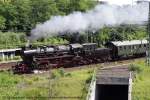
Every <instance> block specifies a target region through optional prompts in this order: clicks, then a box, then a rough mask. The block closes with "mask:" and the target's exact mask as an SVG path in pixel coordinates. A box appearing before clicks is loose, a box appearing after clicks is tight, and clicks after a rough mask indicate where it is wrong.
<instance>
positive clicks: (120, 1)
mask: <svg viewBox="0 0 150 100" xmlns="http://www.w3.org/2000/svg"><path fill="white" fill-rule="evenodd" d="M100 1H107V2H108V3H110V4H117V5H126V4H132V2H135V1H137V0H100ZM140 1H142V0H140ZM145 1H150V0H145Z"/></svg>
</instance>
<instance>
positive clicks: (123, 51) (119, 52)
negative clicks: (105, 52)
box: [106, 40, 148, 59]
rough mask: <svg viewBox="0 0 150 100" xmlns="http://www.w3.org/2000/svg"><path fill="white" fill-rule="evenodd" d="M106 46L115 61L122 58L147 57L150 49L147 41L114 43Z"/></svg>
mask: <svg viewBox="0 0 150 100" xmlns="http://www.w3.org/2000/svg"><path fill="white" fill-rule="evenodd" d="M106 46H107V47H108V48H109V49H110V50H111V56H112V58H113V59H116V58H121V57H136V56H145V55H146V50H147V48H148V41H147V40H131V41H112V42H108V43H107V44H106Z"/></svg>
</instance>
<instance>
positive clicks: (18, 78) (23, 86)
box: [0, 68, 93, 100]
mask: <svg viewBox="0 0 150 100" xmlns="http://www.w3.org/2000/svg"><path fill="white" fill-rule="evenodd" d="M92 72H93V69H92V68H87V69H81V70H75V71H65V70H64V69H58V70H53V71H51V76H50V75H49V73H48V72H45V73H42V74H32V75H14V74H12V73H11V72H0V100H10V99H12V97H13V99H15V100H16V99H17V100H18V99H19V100H48V98H45V97H49V96H50V97H53V98H51V100H53V99H54V100H62V98H61V97H73V98H72V99H71V98H68V99H67V98H64V100H84V99H85V97H86V94H87V90H88V85H89V83H90V81H89V80H90V79H91V76H92ZM54 76H55V77H54ZM16 97H17V98H16ZM21 97H23V98H21ZM28 97H30V98H28ZM55 97H57V99H56V98H55ZM59 97H60V98H59ZM74 97H81V98H76V99H75V98H74Z"/></svg>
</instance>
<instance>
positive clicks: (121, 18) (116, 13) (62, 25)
mask: <svg viewBox="0 0 150 100" xmlns="http://www.w3.org/2000/svg"><path fill="white" fill-rule="evenodd" d="M147 20H148V4H146V3H143V4H137V5H134V6H130V5H128V6H116V5H97V6H96V7H95V8H94V9H93V10H90V11H87V12H85V13H82V12H73V13H71V14H69V15H67V16H53V17H52V18H51V19H50V20H48V21H46V22H44V23H42V24H38V25H37V26H36V27H35V29H33V30H32V31H31V38H32V39H38V38H40V37H47V36H55V35H58V34H60V33H61V34H65V33H75V32H83V31H93V30H98V29H100V28H103V27H104V26H116V25H120V24H141V23H142V22H144V21H147Z"/></svg>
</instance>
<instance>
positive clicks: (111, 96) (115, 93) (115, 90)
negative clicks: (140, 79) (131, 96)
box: [95, 84, 128, 100]
mask: <svg viewBox="0 0 150 100" xmlns="http://www.w3.org/2000/svg"><path fill="white" fill-rule="evenodd" d="M95 97H96V100H128V85H112V84H111V85H103V84H97V85H96V96H95Z"/></svg>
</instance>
